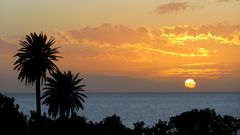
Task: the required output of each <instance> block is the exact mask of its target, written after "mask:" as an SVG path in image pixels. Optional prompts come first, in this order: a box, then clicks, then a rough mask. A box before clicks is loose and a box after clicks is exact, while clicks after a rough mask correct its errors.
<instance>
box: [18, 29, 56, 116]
mask: <svg viewBox="0 0 240 135" xmlns="http://www.w3.org/2000/svg"><path fill="white" fill-rule="evenodd" d="M54 43H55V39H54V38H53V37H51V38H50V39H49V40H48V41H47V36H46V35H45V34H43V33H40V34H39V35H37V34H36V33H30V35H26V40H25V41H20V45H21V46H22V48H20V49H18V53H17V54H16V55H14V57H18V59H17V61H16V62H15V63H14V65H15V68H14V70H17V71H20V73H19V76H18V79H19V80H20V81H21V82H23V81H24V80H25V84H26V85H29V84H32V85H33V84H36V111H37V114H38V116H40V115H41V103H40V102H41V99H40V97H41V93H40V85H41V83H43V82H44V81H45V80H46V72H47V71H48V72H50V73H51V72H53V71H55V70H58V68H57V66H56V65H55V64H54V63H53V61H54V60H57V58H58V57H59V56H56V54H57V53H59V51H58V48H52V45H53V44H54Z"/></svg>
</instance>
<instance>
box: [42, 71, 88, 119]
mask: <svg viewBox="0 0 240 135" xmlns="http://www.w3.org/2000/svg"><path fill="white" fill-rule="evenodd" d="M78 75H79V73H78V74H77V75H73V74H72V73H71V71H68V72H65V71H64V72H63V73H62V72H61V71H57V72H54V73H52V78H47V83H46V84H45V85H46V87H44V88H43V90H45V92H44V94H43V96H42V97H41V98H43V99H44V100H43V104H45V105H47V106H48V114H49V115H50V116H53V117H54V118H56V117H57V116H59V117H67V118H68V117H69V115H71V116H72V115H73V114H75V112H76V111H78V110H79V108H81V109H82V110H83V109H84V107H83V104H82V102H85V101H84V98H87V96H86V95H84V94H82V93H81V92H82V91H84V90H83V89H82V87H84V86H85V85H80V84H79V83H80V82H81V81H82V80H83V78H78Z"/></svg>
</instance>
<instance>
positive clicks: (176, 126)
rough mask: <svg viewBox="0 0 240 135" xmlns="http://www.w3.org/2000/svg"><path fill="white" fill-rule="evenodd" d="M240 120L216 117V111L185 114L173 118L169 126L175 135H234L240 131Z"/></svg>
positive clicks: (195, 111)
mask: <svg viewBox="0 0 240 135" xmlns="http://www.w3.org/2000/svg"><path fill="white" fill-rule="evenodd" d="M239 122H240V121H239V120H237V119H235V118H233V117H230V116H225V117H222V116H220V115H216V113H215V111H214V110H210V109H202V110H197V109H195V110H192V111H188V112H184V113H182V114H180V115H178V116H175V117H172V118H171V119H170V122H169V124H170V125H171V126H172V127H173V133H174V134H175V135H234V134H236V131H237V130H238V129H240V126H239Z"/></svg>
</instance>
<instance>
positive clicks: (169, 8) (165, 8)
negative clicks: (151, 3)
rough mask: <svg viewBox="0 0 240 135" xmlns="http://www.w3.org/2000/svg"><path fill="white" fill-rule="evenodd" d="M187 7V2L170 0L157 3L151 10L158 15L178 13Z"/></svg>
mask: <svg viewBox="0 0 240 135" xmlns="http://www.w3.org/2000/svg"><path fill="white" fill-rule="evenodd" d="M188 7H189V5H188V3H187V2H171V3H167V4H162V5H159V6H158V7H157V8H156V9H155V10H154V11H153V12H154V13H156V14H158V15H163V14H172V13H179V12H183V11H185V10H187V8H188Z"/></svg>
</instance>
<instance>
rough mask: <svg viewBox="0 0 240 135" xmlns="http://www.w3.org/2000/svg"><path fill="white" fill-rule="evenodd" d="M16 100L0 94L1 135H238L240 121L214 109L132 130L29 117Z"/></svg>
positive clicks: (115, 120) (76, 119)
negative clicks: (22, 111)
mask: <svg viewBox="0 0 240 135" xmlns="http://www.w3.org/2000/svg"><path fill="white" fill-rule="evenodd" d="M18 109H19V106H18V105H16V104H14V98H9V97H7V96H4V95H2V94H1V93H0V134H1V135H4V134H13V133H15V134H16V133H17V134H64V133H66V134H69V135H70V134H82V135H236V134H237V131H239V130H240V120H239V119H237V118H234V117H232V116H221V115H218V114H216V113H215V111H214V110H211V109H202V110H197V109H195V110H191V111H187V112H183V113H181V114H180V115H177V116H173V117H171V118H170V120H169V121H168V122H167V121H161V120H159V121H158V122H157V123H156V124H155V125H153V126H146V125H145V124H144V122H143V121H140V122H137V123H134V124H133V125H134V126H133V128H129V127H126V126H124V125H123V124H122V122H121V120H120V117H118V116H116V115H113V116H110V117H107V118H105V119H103V120H102V121H100V122H91V121H87V119H86V118H84V117H81V116H77V115H72V116H71V117H70V118H66V117H60V118H57V119H52V118H50V117H47V116H46V115H44V116H40V117H39V116H38V115H37V113H35V112H31V115H30V116H29V117H27V116H26V115H24V114H23V113H21V112H19V110H18Z"/></svg>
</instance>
